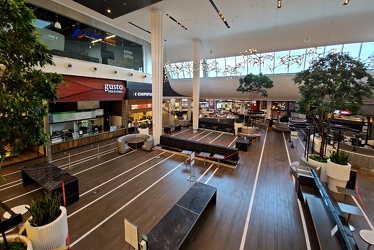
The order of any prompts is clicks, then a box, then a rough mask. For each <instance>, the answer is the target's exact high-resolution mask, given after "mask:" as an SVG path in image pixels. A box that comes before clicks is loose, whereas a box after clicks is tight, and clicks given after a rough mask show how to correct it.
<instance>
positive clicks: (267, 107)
mask: <svg viewBox="0 0 374 250" xmlns="http://www.w3.org/2000/svg"><path fill="white" fill-rule="evenodd" d="M272 104H273V102H272V101H267V103H266V119H271V105H272Z"/></svg>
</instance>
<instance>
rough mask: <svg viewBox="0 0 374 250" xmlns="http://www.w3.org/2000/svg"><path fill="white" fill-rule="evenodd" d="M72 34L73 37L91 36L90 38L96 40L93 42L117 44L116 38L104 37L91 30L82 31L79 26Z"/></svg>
mask: <svg viewBox="0 0 374 250" xmlns="http://www.w3.org/2000/svg"><path fill="white" fill-rule="evenodd" d="M72 36H73V37H78V38H79V39H81V38H83V37H87V38H90V39H92V40H94V41H93V42H99V41H104V42H107V43H110V44H116V40H113V39H111V38H109V37H103V36H102V35H98V34H95V33H92V32H89V31H86V32H82V31H81V29H80V28H79V26H77V28H76V29H75V31H74V33H73V35H72Z"/></svg>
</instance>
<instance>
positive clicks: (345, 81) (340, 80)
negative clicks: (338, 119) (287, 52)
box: [293, 52, 374, 159]
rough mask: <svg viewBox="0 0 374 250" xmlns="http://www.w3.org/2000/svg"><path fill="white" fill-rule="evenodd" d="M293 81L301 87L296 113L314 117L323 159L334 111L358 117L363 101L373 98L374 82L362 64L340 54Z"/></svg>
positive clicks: (320, 61)
mask: <svg viewBox="0 0 374 250" xmlns="http://www.w3.org/2000/svg"><path fill="white" fill-rule="evenodd" d="M293 81H294V82H295V84H297V85H299V86H298V88H299V92H300V94H301V98H300V99H298V100H297V106H298V110H297V111H298V112H299V113H302V114H307V115H308V116H309V117H311V118H312V119H313V123H314V125H315V128H316V129H317V130H318V132H319V134H320V135H321V146H320V150H319V157H320V158H321V159H322V158H323V156H324V149H325V145H326V137H327V134H328V133H329V131H330V130H331V120H332V119H333V118H334V111H335V110H338V109H341V110H345V109H348V110H350V111H351V112H352V114H357V113H358V112H359V110H360V108H361V107H362V105H363V104H364V103H363V101H364V99H365V98H371V97H372V96H373V89H374V79H373V77H372V76H371V75H370V74H369V73H368V72H367V70H366V67H365V66H364V64H363V63H361V62H360V61H358V60H356V59H353V58H352V57H350V56H349V55H348V54H346V53H343V52H341V53H329V54H327V55H326V56H325V57H322V58H318V59H316V60H314V61H312V62H311V65H310V67H309V68H308V69H306V70H304V71H301V72H299V73H297V74H296V76H295V78H294V79H293Z"/></svg>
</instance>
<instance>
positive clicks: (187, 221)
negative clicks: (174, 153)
mask: <svg viewBox="0 0 374 250" xmlns="http://www.w3.org/2000/svg"><path fill="white" fill-rule="evenodd" d="M216 196H217V189H216V188H215V187H212V186H209V185H206V184H203V183H200V182H196V183H195V184H194V185H193V186H192V187H191V188H190V189H189V190H188V191H187V193H185V194H184V195H183V196H182V198H181V199H180V200H179V201H178V202H177V204H175V205H174V206H173V207H172V208H171V209H170V210H169V212H168V213H167V214H166V215H165V216H164V217H163V218H162V219H161V220H160V221H159V222H158V223H157V224H156V225H155V226H154V227H153V229H152V230H151V231H150V232H149V233H148V234H147V239H148V249H179V248H180V247H181V245H182V244H183V242H184V240H185V239H186V237H187V236H188V234H189V233H190V232H191V230H192V229H193V226H194V225H195V224H196V222H197V220H198V219H199V218H200V217H201V215H202V213H203V212H204V210H205V208H206V207H207V206H208V204H209V203H212V204H215V203H216Z"/></svg>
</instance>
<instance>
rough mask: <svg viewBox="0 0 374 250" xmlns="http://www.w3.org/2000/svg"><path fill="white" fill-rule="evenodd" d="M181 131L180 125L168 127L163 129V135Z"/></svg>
mask: <svg viewBox="0 0 374 250" xmlns="http://www.w3.org/2000/svg"><path fill="white" fill-rule="evenodd" d="M181 129H182V126H181V125H180V124H177V125H170V126H166V127H164V133H165V134H171V133H173V132H175V131H181Z"/></svg>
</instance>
